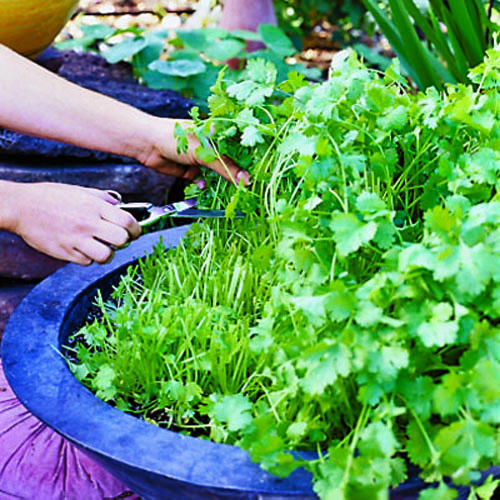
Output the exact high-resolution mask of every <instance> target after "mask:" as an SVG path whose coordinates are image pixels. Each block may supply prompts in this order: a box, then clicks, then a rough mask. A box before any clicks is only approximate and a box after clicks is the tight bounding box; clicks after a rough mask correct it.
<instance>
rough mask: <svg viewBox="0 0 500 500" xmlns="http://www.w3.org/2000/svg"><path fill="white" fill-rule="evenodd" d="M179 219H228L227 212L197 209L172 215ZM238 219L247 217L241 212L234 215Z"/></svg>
mask: <svg viewBox="0 0 500 500" xmlns="http://www.w3.org/2000/svg"><path fill="white" fill-rule="evenodd" d="M171 217H175V218H177V219H180V218H185V219H224V218H225V217H226V211H225V210H199V209H197V208H188V209H186V210H182V211H180V212H176V213H174V214H172V215H171ZM234 217H235V218H236V219H241V218H243V217H245V215H244V214H242V213H241V212H236V213H235V214H234Z"/></svg>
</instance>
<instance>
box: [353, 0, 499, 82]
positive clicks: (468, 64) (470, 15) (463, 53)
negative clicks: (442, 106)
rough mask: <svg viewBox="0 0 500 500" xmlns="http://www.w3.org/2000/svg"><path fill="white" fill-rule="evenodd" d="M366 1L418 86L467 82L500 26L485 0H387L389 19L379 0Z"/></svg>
mask: <svg viewBox="0 0 500 500" xmlns="http://www.w3.org/2000/svg"><path fill="white" fill-rule="evenodd" d="M362 1H363V3H364V4H365V6H366V8H367V9H368V10H369V11H370V13H371V14H372V15H373V17H374V18H375V20H376V22H377V23H378V25H379V27H380V29H381V30H382V32H383V33H384V35H385V36H386V37H387V39H388V40H389V42H390V44H391V46H392V47H393V49H394V50H395V52H396V53H397V55H398V56H399V58H400V60H401V63H402V64H403V66H404V67H405V69H406V70H407V71H408V73H409V74H410V75H411V77H412V78H413V80H414V81H415V82H416V84H417V85H418V87H419V88H420V89H425V88H427V87H429V86H434V87H436V88H438V89H442V88H443V85H444V83H457V82H460V83H467V82H468V78H467V75H468V72H469V69H470V68H472V67H475V66H477V65H478V64H480V63H481V61H482V60H483V58H484V54H485V52H486V50H487V48H488V47H489V46H491V45H490V44H491V37H490V35H491V34H492V31H494V30H496V29H497V26H496V25H494V24H493V23H492V22H491V21H490V19H489V18H488V10H487V8H486V6H485V2H484V0H456V1H455V0H454V1H453V2H448V1H447V0H429V2H428V4H429V5H428V8H427V9H425V8H424V9H422V8H420V7H419V4H418V2H416V1H415V0H388V2H387V3H388V6H389V11H390V16H391V18H389V16H388V15H387V14H386V13H385V11H384V10H382V9H381V8H380V7H379V5H378V2H376V1H375V0H362ZM488 3H489V4H490V7H492V5H493V2H488ZM489 13H490V15H491V8H490V11H489ZM444 27H445V28H446V30H444V29H443V28H444ZM419 30H420V31H419ZM421 35H423V36H421Z"/></svg>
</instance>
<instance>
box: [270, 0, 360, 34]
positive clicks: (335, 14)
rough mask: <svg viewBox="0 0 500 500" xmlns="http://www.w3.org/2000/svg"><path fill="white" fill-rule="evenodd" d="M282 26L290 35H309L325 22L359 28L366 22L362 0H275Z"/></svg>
mask: <svg viewBox="0 0 500 500" xmlns="http://www.w3.org/2000/svg"><path fill="white" fill-rule="evenodd" d="M274 5H275V7H276V13H277V15H278V20H279V24H280V26H281V27H282V28H283V29H284V30H285V31H286V32H287V33H288V34H290V35H299V36H303V35H307V34H308V33H309V32H310V31H311V30H312V29H313V28H314V27H315V26H317V25H319V24H321V22H323V21H328V22H330V23H331V24H334V25H340V26H342V27H345V26H348V25H350V26H351V27H355V28H359V27H361V26H362V25H363V22H364V20H365V16H364V14H365V8H364V6H363V4H362V2H361V0H333V1H332V0H319V1H317V0H275V2H274Z"/></svg>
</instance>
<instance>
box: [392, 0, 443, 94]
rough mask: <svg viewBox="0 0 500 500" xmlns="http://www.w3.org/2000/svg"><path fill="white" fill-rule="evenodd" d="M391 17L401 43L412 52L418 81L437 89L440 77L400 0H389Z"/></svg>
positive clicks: (440, 84)
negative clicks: (399, 35)
mask: <svg viewBox="0 0 500 500" xmlns="http://www.w3.org/2000/svg"><path fill="white" fill-rule="evenodd" d="M389 6H390V9H391V14H392V19H393V22H394V24H395V25H396V26H397V28H398V30H399V33H400V34H401V38H402V40H403V43H404V44H405V46H406V47H407V50H409V51H411V53H412V64H413V66H414V68H415V71H417V72H418V74H419V77H420V82H421V84H422V86H423V87H424V88H426V87H430V86H435V87H437V88H439V89H441V88H442V82H441V79H440V78H439V77H438V75H437V73H436V71H435V69H434V67H433V65H432V63H431V61H430V60H429V57H428V53H426V52H425V50H424V47H423V44H422V42H421V41H420V39H419V38H418V35H417V32H416V31H415V27H414V25H413V23H412V22H411V19H410V17H409V15H408V13H407V12H406V11H405V9H404V8H403V7H402V5H401V2H400V0H399V1H398V0H389Z"/></svg>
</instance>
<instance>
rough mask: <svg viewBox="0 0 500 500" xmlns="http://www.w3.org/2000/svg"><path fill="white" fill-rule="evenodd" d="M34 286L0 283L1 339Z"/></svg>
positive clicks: (0, 236) (30, 284)
mask: <svg viewBox="0 0 500 500" xmlns="http://www.w3.org/2000/svg"><path fill="white" fill-rule="evenodd" d="M1 238H2V235H1V234H0V239H1ZM0 265H1V262H0ZM34 286H35V285H34V284H32V283H29V284H26V283H24V284H17V285H4V286H2V285H0V340H2V333H3V331H4V330H5V325H6V324H7V321H8V320H9V317H10V315H11V314H12V313H13V312H14V309H15V308H16V306H17V305H18V304H19V302H21V300H23V299H24V297H26V295H28V293H29V292H30V291H31V290H32V289H33V287H34Z"/></svg>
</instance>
